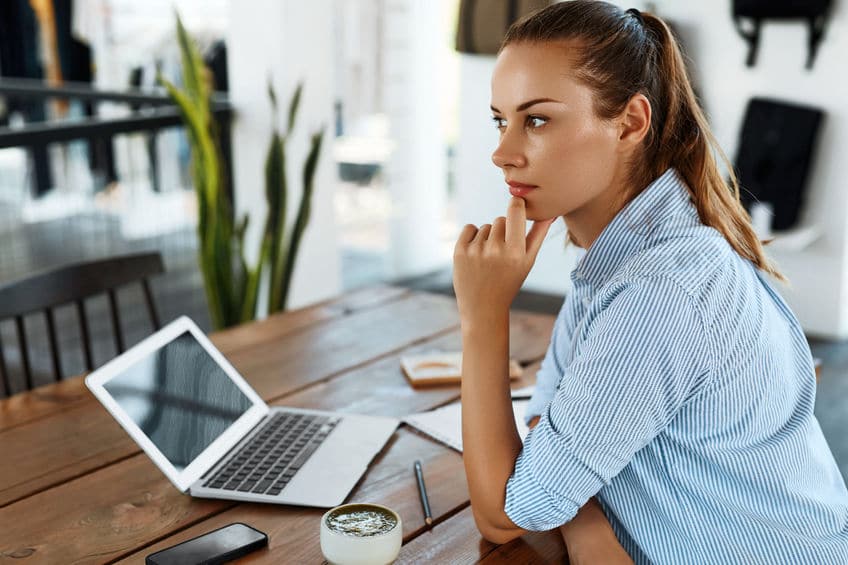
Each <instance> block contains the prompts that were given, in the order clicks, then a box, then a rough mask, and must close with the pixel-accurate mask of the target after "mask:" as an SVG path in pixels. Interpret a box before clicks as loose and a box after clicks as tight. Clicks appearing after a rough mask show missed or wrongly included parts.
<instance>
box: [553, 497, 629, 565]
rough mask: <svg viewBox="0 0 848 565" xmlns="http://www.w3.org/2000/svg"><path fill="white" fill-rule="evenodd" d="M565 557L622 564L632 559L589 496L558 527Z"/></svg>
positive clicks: (577, 563) (578, 561)
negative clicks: (563, 542) (574, 512)
mask: <svg viewBox="0 0 848 565" xmlns="http://www.w3.org/2000/svg"><path fill="white" fill-rule="evenodd" d="M559 532H560V534H561V535H562V539H563V541H565V547H566V549H567V550H568V560H569V563H571V564H572V565H582V564H584V563H588V564H591V563H608V564H611V565H625V564H630V563H633V560H632V559H630V556H629V555H628V554H627V552H626V551H625V550H624V548H623V547H622V546H621V544H619V543H618V538H617V537H616V535H615V532H614V531H613V529H612V526H611V525H610V523H609V521H608V520H607V518H606V516H605V515H604V512H603V510H601V507H600V505H599V504H598V503H597V502H596V501H595V500H594V499H590V500H589V501H588V502H587V503H586V504H585V505H583V507H582V508H580V510H579V511H578V512H577V515H576V516H575V517H574V518H573V519H572V520H571V521H570V522H568V523H566V524H563V525H562V526H560V528H559Z"/></svg>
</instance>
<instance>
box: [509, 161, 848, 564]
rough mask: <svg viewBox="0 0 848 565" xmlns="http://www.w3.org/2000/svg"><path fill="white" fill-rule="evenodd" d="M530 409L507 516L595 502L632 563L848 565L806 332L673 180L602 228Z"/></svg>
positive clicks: (566, 511) (666, 178) (668, 177)
mask: <svg viewBox="0 0 848 565" xmlns="http://www.w3.org/2000/svg"><path fill="white" fill-rule="evenodd" d="M571 278H572V281H573V283H574V284H573V289H572V292H571V293H570V294H569V295H568V298H567V299H566V300H565V303H564V304H563V307H562V309H561V311H560V313H559V316H558V317H557V321H556V324H555V327H554V332H553V335H552V339H551V345H550V348H549V350H548V353H547V355H546V357H545V359H544V361H543V363H542V366H541V369H540V370H539V373H538V375H537V388H536V392H535V394H534V396H533V398H532V400H531V402H530V405H529V407H528V411H527V419H528V420H529V419H530V418H532V417H533V416H535V415H541V419H540V421H539V424H538V425H537V426H536V427H535V428H534V429H533V430H532V431H531V432H530V434H529V435H528V436H527V438H526V439H525V442H524V447H523V449H522V451H521V454H520V455H519V457H518V459H517V460H516V463H515V469H514V471H513V474H512V476H511V477H510V478H509V481H508V483H507V487H506V505H505V510H506V513H507V515H508V516H509V517H510V518H511V519H512V521H513V522H515V524H517V525H518V526H520V527H522V528H525V529H528V530H549V529H553V528H556V527H558V526H560V525H562V524H564V523H565V522H568V521H569V520H571V518H573V517H574V515H575V514H576V512H577V510H578V509H579V508H580V507H581V506H582V505H583V504H584V503H586V501H587V500H588V499H589V498H590V497H592V496H597V498H598V500H599V502H600V504H601V506H602V508H603V509H604V512H605V513H606V516H607V518H608V519H609V520H610V523H611V524H612V526H613V529H614V531H615V533H616V535H617V536H618V539H619V540H620V541H621V544H622V545H623V546H624V548H625V549H626V550H627V552H628V553H629V554H630V555H631V556H632V557H633V559H634V561H635V562H636V563H651V562H653V563H674V564H680V563H744V564H746V565H750V564H752V563H792V564H795V563H848V491H846V488H845V483H844V481H843V479H842V477H841V475H840V473H839V470H838V468H837V466H836V463H835V461H834V459H833V455H832V454H831V452H830V449H829V447H828V445H827V442H826V441H825V439H824V437H823V435H822V432H821V429H820V428H819V424H818V421H817V420H816V418H815V417H814V416H813V403H814V399H815V388H816V383H815V376H814V370H813V363H812V358H811V355H810V349H809V346H808V344H807V341H806V339H805V337H804V334H803V332H802V331H801V328H800V326H799V324H798V321H797V320H796V318H795V317H794V315H793V314H792V312H791V311H790V310H789V307H788V306H787V305H786V303H785V302H784V301H783V300H782V299H781V298H780V296H779V295H778V294H777V292H775V290H774V289H773V288H772V287H771V286H770V284H769V283H768V282H767V281H766V280H765V278H764V277H763V276H762V275H761V273H760V272H759V271H758V270H757V269H755V267H754V266H753V264H752V263H751V262H750V261H748V260H746V259H743V258H741V257H740V256H739V255H738V254H737V253H735V252H734V251H733V249H732V248H731V247H730V245H729V244H728V243H727V241H726V240H725V239H724V238H723V237H722V235H721V234H720V233H719V232H718V231H716V230H715V229H713V228H710V227H707V226H705V225H703V224H702V223H701V222H700V220H699V218H698V214H697V211H696V209H695V207H694V205H693V204H692V201H691V198H690V196H689V192H688V189H687V187H686V185H685V184H684V183H683V181H682V179H681V178H680V177H679V176H678V175H677V173H676V172H675V171H674V170H669V171H667V172H666V173H665V174H663V175H662V176H661V177H660V178H659V179H657V180H656V181H655V182H654V183H652V184H651V185H650V186H649V187H648V188H646V189H645V190H644V191H643V192H642V193H641V194H639V195H638V196H637V197H636V198H634V199H633V200H632V201H631V202H630V203H629V204H628V205H627V206H626V207H625V208H624V209H623V210H622V211H621V212H620V213H619V214H618V215H616V217H615V218H614V219H613V220H612V222H610V224H609V225H608V226H607V227H606V228H605V229H604V231H603V232H602V233H601V235H600V236H599V237H598V239H597V240H596V241H595V242H594V244H593V245H592V246H591V247H590V249H589V250H588V252H587V253H586V254H585V255H584V256H583V257H582V258H581V259H580V261H579V262H578V264H577V266H576V268H575V269H574V271H573V272H572V274H571Z"/></svg>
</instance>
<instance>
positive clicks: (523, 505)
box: [504, 429, 580, 532]
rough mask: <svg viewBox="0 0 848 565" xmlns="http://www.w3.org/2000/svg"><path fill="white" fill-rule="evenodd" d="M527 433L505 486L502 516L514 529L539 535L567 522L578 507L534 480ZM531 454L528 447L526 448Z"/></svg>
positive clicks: (531, 432)
mask: <svg viewBox="0 0 848 565" xmlns="http://www.w3.org/2000/svg"><path fill="white" fill-rule="evenodd" d="M534 431H536V430H535V429H534V430H531V431H530V434H528V436H527V438H526V440H525V444H524V445H525V448H524V449H523V450H522V451H521V453H520V454H519V456H518V459H517V460H516V462H515V470H514V471H513V474H512V475H511V476H510V477H509V480H508V481H507V483H506V497H505V504H504V512H506V515H507V516H509V519H510V520H512V521H513V523H514V524H515V525H516V526H519V527H521V528H524V529H525V530H530V531H536V532H542V531H547V530H553V529H554V528H558V527H559V526H561V525H563V524H565V523H566V522H568V521H570V520H571V519H572V518H574V516H575V515H576V514H577V511H578V510H579V509H580V505H579V504H577V503H576V502H574V501H572V500H568V499H567V498H563V497H560V496H557V495H556V494H554V493H553V492H551V491H550V490H548V489H546V488H544V486H543V485H542V484H541V483H540V482H539V481H538V480H537V479H536V477H535V476H534V475H535V474H534V472H533V468H532V463H531V459H532V458H533V455H532V453H528V446H529V445H530V442H531V441H532V438H531V435H532V434H533V432H534ZM530 451H532V447H530Z"/></svg>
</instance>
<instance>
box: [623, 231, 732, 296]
mask: <svg viewBox="0 0 848 565" xmlns="http://www.w3.org/2000/svg"><path fill="white" fill-rule="evenodd" d="M739 261H740V257H739V256H738V255H737V254H736V252H735V251H734V250H733V248H732V247H731V246H730V244H729V243H728V242H727V240H726V239H725V238H724V237H723V236H722V235H721V234H720V233H719V232H718V231H717V230H715V229H713V228H711V227H707V226H698V227H696V228H690V229H687V230H686V231H685V232H683V233H681V234H680V235H678V236H676V237H667V238H664V239H662V240H658V241H652V242H650V243H649V245H648V246H647V247H646V248H645V249H644V250H643V251H642V252H640V253H638V254H636V255H634V256H633V258H632V259H631V260H630V261H628V262H627V263H626V264H625V265H623V266H622V268H621V269H619V271H618V272H617V273H616V276H615V277H613V280H614V281H615V280H617V281H619V282H624V281H640V283H639V284H642V285H649V284H650V281H654V282H653V284H655V285H660V286H666V285H668V284H669V283H673V284H674V285H676V286H677V287H679V289H680V290H681V291H682V292H683V293H684V294H686V295H688V296H690V297H691V298H692V299H694V300H696V301H700V300H699V299H702V298H703V295H704V293H705V292H708V289H709V287H710V286H711V282H714V281H715V280H716V279H723V278H727V277H728V276H729V275H731V274H732V271H734V270H736V269H738V268H739ZM611 282H612V281H611Z"/></svg>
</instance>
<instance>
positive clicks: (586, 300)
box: [583, 296, 592, 308]
mask: <svg viewBox="0 0 848 565" xmlns="http://www.w3.org/2000/svg"><path fill="white" fill-rule="evenodd" d="M591 303H592V299H591V298H589V297H588V296H587V297H586V298H584V299H583V306H585V307H586V308H588V307H589V305H590V304H591Z"/></svg>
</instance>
